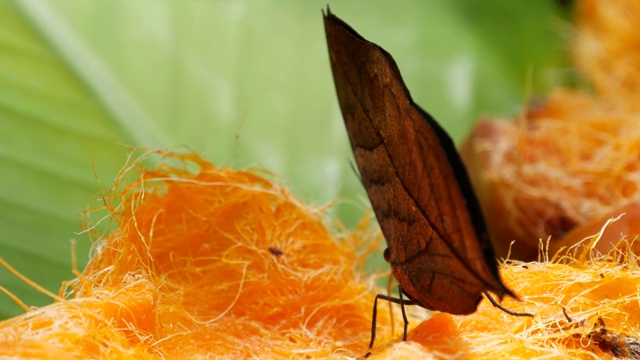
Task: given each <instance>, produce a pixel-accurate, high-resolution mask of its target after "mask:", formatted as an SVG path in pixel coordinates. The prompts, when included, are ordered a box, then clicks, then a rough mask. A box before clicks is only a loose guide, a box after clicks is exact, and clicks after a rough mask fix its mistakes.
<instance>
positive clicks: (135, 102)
mask: <svg viewBox="0 0 640 360" xmlns="http://www.w3.org/2000/svg"><path fill="white" fill-rule="evenodd" d="M325 6H326V0H322V1H293V0H290V1H286V0H280V1H276V0H253V1H251V0H180V1H178V0H173V1H169V0H166V1H162V0H111V1H101V0H52V1H40V0H0V54H1V56H0V256H2V257H3V258H4V259H5V260H7V261H8V262H9V263H10V264H11V265H13V266H14V267H16V268H17V269H18V270H19V271H20V272H22V273H23V274H25V275H26V276H28V277H29V278H31V279H32V280H34V281H36V282H37V283H39V284H41V285H43V286H45V287H46V288H47V289H49V290H51V291H53V292H55V293H57V292H58V289H59V288H60V283H61V281H63V280H67V279H71V278H73V274H72V273H71V255H70V254H71V250H70V249H71V245H70V244H71V240H72V239H74V240H75V241H77V244H78V246H77V250H76V252H77V255H78V259H79V262H80V267H81V268H82V266H84V264H86V261H87V259H88V254H89V248H90V241H89V239H88V237H87V236H85V235H78V232H79V231H80V230H81V226H80V213H81V212H82V211H83V210H85V209H88V208H95V207H97V206H100V205H101V204H100V202H99V201H98V200H96V199H97V198H96V197H95V195H96V194H98V192H99V189H100V182H101V183H102V186H103V187H105V188H108V187H109V186H110V185H111V182H112V181H113V179H114V177H115V175H116V173H117V171H118V170H119V169H120V167H121V166H122V165H123V164H124V161H125V159H126V156H127V154H128V153H129V152H130V148H129V147H127V146H126V145H141V146H145V147H159V148H163V149H172V148H176V147H178V146H181V145H187V146H188V147H190V148H191V149H193V150H195V151H198V152H201V153H204V154H205V155H206V156H207V157H208V158H210V159H211V160H213V161H214V162H215V163H217V164H219V165H232V166H234V167H259V168H266V169H269V170H271V171H273V172H275V173H277V174H279V175H280V176H281V177H282V181H283V182H284V183H285V184H286V185H287V186H289V187H291V188H292V189H293V190H294V192H295V193H296V194H298V195H300V196H301V197H302V199H303V200H304V201H307V202H310V203H314V204H325V203H328V202H330V201H333V200H335V199H342V201H341V202H340V203H339V204H338V205H337V206H335V207H334V208H333V209H331V210H330V211H331V216H334V217H336V218H340V219H341V220H342V221H343V222H345V223H346V224H347V225H348V226H353V224H355V222H357V220H358V219H359V218H360V216H361V215H362V213H363V211H365V209H366V208H367V202H366V197H365V195H364V192H363V190H362V189H361V186H360V185H359V183H358V181H357V178H356V176H355V175H354V174H353V172H352V170H351V169H350V167H349V163H348V162H349V159H350V158H351V153H350V148H349V145H348V142H347V141H348V140H347V137H346V133H345V131H344V128H343V124H342V119H341V116H340V113H339V108H338V104H337V100H336V96H335V92H334V88H333V79H332V77H331V72H330V67H329V62H328V56H327V50H326V44H325V38H324V29H323V25H322V17H321V11H320V10H321V9H322V8H324V7H325ZM331 9H332V11H333V12H334V13H335V14H336V15H338V16H339V17H341V18H342V19H344V20H345V21H347V22H348V23H350V24H351V25H352V26H353V27H354V28H355V29H356V30H357V31H358V32H359V33H360V34H362V35H363V36H365V37H366V38H368V39H369V40H371V41H373V42H375V43H377V44H379V45H381V46H382V47H384V48H385V49H386V50H387V51H389V52H390V53H391V54H392V55H393V56H394V58H395V59H396V61H397V63H398V65H399V67H400V70H401V71H402V73H403V76H404V78H405V81H406V83H407V86H408V87H409V89H410V90H411V92H412V94H413V97H414V99H415V100H416V102H418V103H419V104H420V105H422V107H424V108H425V109H426V110H427V111H429V112H430V113H431V114H432V115H434V116H435V117H436V118H437V119H439V120H440V122H441V123H442V124H443V126H444V127H445V128H446V129H447V130H448V131H449V132H450V133H451V134H452V136H453V137H454V138H455V139H456V140H457V141H460V140H461V139H462V138H463V136H464V134H466V133H467V132H468V131H469V129H470V128H471V126H472V125H473V122H474V121H475V119H477V118H478V117H479V116H482V115H494V116H495V115H497V116H511V115H513V114H516V113H518V111H520V109H521V106H522V104H523V102H524V99H529V98H530V97H532V96H533V97H535V96H537V95H543V94H544V93H545V92H546V91H547V90H548V89H549V88H551V87H553V86H555V85H558V84H563V82H565V79H564V78H565V77H566V76H564V75H563V74H566V73H567V70H566V67H567V65H566V63H567V61H566V59H565V58H566V55H565V48H566V46H567V44H568V41H569V39H567V38H566V37H565V36H564V35H565V34H566V33H569V31H568V30H567V29H569V28H570V26H569V22H568V20H567V14H566V12H567V10H566V9H560V8H558V7H557V4H556V3H555V2H552V1H511V0H503V1H498V0H486V1H480V0H453V1H452V0H438V1H436V0H429V1H404V2H391V1H388V0H387V1H355V0H352V1H336V2H332V3H331ZM94 170H95V174H94ZM96 177H97V178H96ZM98 179H99V181H98ZM0 285H2V286H3V287H5V288H7V289H9V290H10V291H11V292H13V293H14V294H16V295H17V296H18V297H19V298H20V299H22V300H23V301H24V302H25V303H27V304H28V305H30V306H42V305H44V304H47V303H51V302H52V299H50V298H48V297H46V296H44V295H42V294H39V293H38V292H37V291H35V290H33V289H31V288H30V287H29V286H28V285H26V284H24V283H23V282H22V281H21V280H19V279H17V278H15V277H14V276H13V275H11V274H9V273H8V272H7V271H6V270H4V269H0ZM21 312H22V310H21V309H20V308H19V307H18V306H17V305H15V304H14V303H13V302H12V301H11V300H10V299H9V298H8V297H6V296H4V295H2V296H0V318H5V317H9V316H13V315H15V314H19V313H21Z"/></svg>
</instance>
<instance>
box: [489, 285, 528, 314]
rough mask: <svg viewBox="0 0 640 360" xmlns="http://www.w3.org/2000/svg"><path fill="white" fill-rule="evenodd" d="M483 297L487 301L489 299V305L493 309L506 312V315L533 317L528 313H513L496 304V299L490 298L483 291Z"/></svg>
mask: <svg viewBox="0 0 640 360" xmlns="http://www.w3.org/2000/svg"><path fill="white" fill-rule="evenodd" d="M484 296H486V297H487V299H489V301H491V304H492V305H493V306H495V307H497V308H498V309H500V310H502V311H504V312H506V313H507V314H509V315H511V316H529V317H533V314H529V313H519V312H515V311H513V310H509V309H507V308H506V307H504V306H502V305H500V304H498V302H497V301H496V299H494V298H493V296H491V294H489V292H487V291H485V292H484Z"/></svg>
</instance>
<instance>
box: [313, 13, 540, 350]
mask: <svg viewBox="0 0 640 360" xmlns="http://www.w3.org/2000/svg"><path fill="white" fill-rule="evenodd" d="M323 15H324V13H323ZM324 26H325V31H326V35H327V44H328V48H329V57H330V61H331V69H332V71H333V78H334V82H335V85H336V91H337V93H338V100H339V102H340V109H341V110H342V116H343V118H344V122H345V125H346V128H347V132H348V134H349V140H350V141H351V147H352V149H353V154H354V156H355V159H356V163H357V164H358V169H359V171H360V176H361V179H362V183H363V185H364V187H365V189H366V190H367V194H368V195H369V199H370V200H371V205H372V207H373V210H374V212H375V214H376V218H377V219H378V223H379V224H380V228H381V229H382V233H383V234H384V236H385V239H386V241H387V245H388V248H387V249H386V250H385V252H384V258H385V260H387V262H389V264H390V265H391V269H392V272H393V275H394V276H395V278H396V280H397V281H398V284H399V298H393V297H389V296H385V295H378V296H377V297H376V302H375V303H374V315H373V317H374V319H373V324H372V335H371V343H370V345H369V346H370V347H371V346H372V345H373V341H374V338H375V315H376V307H377V300H378V299H384V300H388V301H392V302H395V303H399V304H401V305H413V304H415V305H419V306H422V307H424V308H427V309H431V310H438V311H443V312H447V313H451V314H470V313H473V312H475V311H476V308H477V306H478V303H479V302H480V300H481V299H482V294H483V293H484V294H486V295H487V296H488V297H489V299H490V300H491V301H492V303H493V304H494V305H496V306H499V305H498V304H497V302H495V300H493V298H491V297H490V295H489V294H488V293H487V291H492V292H494V293H495V294H497V295H498V297H500V299H502V298H503V297H504V296H505V295H509V296H511V297H514V298H516V296H515V295H514V294H513V292H512V291H511V290H509V289H508V288H507V287H506V286H505V285H504V284H503V283H502V281H501V279H500V276H499V274H498V263H497V261H496V258H495V254H494V252H493V248H492V246H491V242H490V240H489V237H488V233H487V229H486V225H485V222H484V217H483V215H482V212H481V210H480V205H479V203H478V200H477V198H476V196H475V193H474V191H473V188H472V187H471V182H470V180H469V176H468V175H467V171H466V169H465V167H464V165H463V164H462V160H461V159H460V156H459V155H458V152H457V151H456V148H455V145H454V143H453V141H452V140H451V138H450V137H449V135H447V133H446V132H445V131H444V129H443V128H442V127H441V126H440V125H439V124H438V123H437V122H436V121H435V120H434V119H433V118H432V117H431V116H430V115H429V114H428V113H426V112H425V111H424V110H422V109H421V108H420V107H419V106H418V105H417V104H415V103H414V102H413V100H412V99H411V95H410V94H409V90H407V87H406V86H405V84H404V82H403V80H402V77H401V76H400V71H399V70H398V66H397V65H396V63H395V61H394V60H393V58H392V57H391V55H390V54H389V53H388V52H386V51H385V50H384V49H382V48H381V47H380V46H378V45H376V44H374V43H372V42H369V41H367V40H366V39H365V38H363V37H362V36H360V35H359V34H358V33H357V32H356V31H355V30H354V29H353V28H351V27H350V26H349V25H348V24H347V23H345V22H344V21H342V20H341V19H339V18H338V17H337V16H335V15H334V14H333V13H331V11H330V10H329V9H328V8H327V14H326V15H324ZM403 295H405V296H406V297H408V298H409V300H406V299H403V298H402V297H403ZM499 307H500V306H499ZM501 308H502V307H501ZM502 309H503V310H505V311H507V312H509V313H511V314H513V315H522V316H532V315H531V314H518V313H513V312H510V311H509V310H506V309H504V308H502ZM402 311H403V317H404V321H405V328H404V329H405V332H404V339H406V329H407V319H406V316H405V314H404V306H403V307H402Z"/></svg>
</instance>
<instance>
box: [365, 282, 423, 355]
mask: <svg viewBox="0 0 640 360" xmlns="http://www.w3.org/2000/svg"><path fill="white" fill-rule="evenodd" d="M398 294H399V297H397V298H396V297H393V296H387V295H382V294H378V295H376V299H375V300H374V301H373V314H372V316H371V342H369V349H371V348H372V347H373V342H374V341H375V339H376V318H377V316H378V299H382V300H386V301H389V302H392V303H394V304H400V309H401V310H402V320H403V321H404V333H403V335H402V341H406V340H407V327H408V326H409V320H408V319H407V313H406V312H405V311H404V306H405V305H415V304H414V303H413V301H411V300H406V299H403V298H402V287H400V286H398Z"/></svg>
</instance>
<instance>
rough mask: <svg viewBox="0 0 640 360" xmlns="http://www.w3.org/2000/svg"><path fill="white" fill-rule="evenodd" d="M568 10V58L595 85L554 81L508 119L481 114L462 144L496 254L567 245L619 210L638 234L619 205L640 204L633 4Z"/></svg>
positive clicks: (638, 50) (631, 216) (639, 74)
mask: <svg viewBox="0 0 640 360" xmlns="http://www.w3.org/2000/svg"><path fill="white" fill-rule="evenodd" d="M576 8H577V12H576V31H575V33H576V37H575V43H574V44H573V46H572V49H573V50H572V52H573V59H574V62H575V63H576V66H577V68H578V69H579V70H580V71H581V73H582V75H583V76H584V77H585V78H586V80H587V81H589V82H590V83H591V84H592V86H593V92H591V93H588V92H586V91H583V90H575V89H574V90H569V89H562V88H558V89H555V90H554V91H552V92H551V93H550V94H549V95H548V96H547V97H546V98H545V99H544V100H542V101H540V102H539V103H537V104H534V105H532V106H530V108H529V109H528V111H527V112H526V113H525V114H524V115H523V116H520V117H516V118H515V119H513V121H500V120H484V121H481V122H480V123H479V124H478V125H477V126H476V128H475V129H474V131H473V132H472V134H471V135H470V136H469V138H468V139H467V140H466V141H465V143H464V145H463V146H462V149H461V153H462V155H463V158H464V160H465V163H466V164H468V167H469V170H470V177H471V178H472V181H473V183H474V186H475V188H476V192H477V193H478V195H479V199H480V202H481V206H482V208H483V210H484V213H485V217H486V218H487V223H488V226H489V230H490V233H491V236H492V239H493V241H494V246H495V248H496V251H497V253H498V255H499V256H506V254H507V253H508V252H509V251H510V250H511V256H512V258H516V259H520V260H527V261H528V260H533V259H535V258H536V257H537V252H538V242H539V239H547V238H548V237H550V238H551V242H552V244H551V248H552V249H554V248H558V247H560V245H563V244H569V243H568V242H567V241H563V240H562V239H563V238H567V237H568V238H570V239H571V241H572V242H573V243H574V244H575V243H576V242H577V241H579V240H580V239H581V237H580V236H573V234H575V232H578V233H580V234H582V235H584V234H586V233H590V234H593V233H594V231H597V229H598V228H600V227H601V226H602V224H603V223H604V221H606V220H607V219H608V218H609V217H616V216H618V215H620V214H623V213H625V214H626V215H625V217H624V218H622V219H621V222H624V223H626V224H627V225H628V226H627V228H628V231H627V232H624V234H625V235H629V237H633V236H635V235H638V234H640V217H639V216H638V213H639V212H638V211H627V212H625V209H627V210H628V209H629V206H633V204H637V203H639V202H640V163H639V162H638V154H639V153H640V126H638V124H639V123H640V113H639V110H640V106H638V104H640V102H639V101H638V94H639V93H640V92H639V91H640V36H639V33H638V30H637V27H638V26H637V25H638V24H640V2H638V1H635V0H621V1H603V0H583V1H579V2H577V3H576ZM632 210H633V209H632ZM595 219H599V223H597V224H593V223H592V222H593V221H594V220H595ZM583 226H586V227H587V229H588V230H585V229H583V230H580V228H581V227H583ZM594 229H595V230H594ZM619 239H620V233H617V234H615V235H614V236H613V237H612V238H608V239H606V240H604V241H602V242H601V243H600V245H599V246H600V247H601V249H600V250H605V251H604V252H606V250H607V249H610V248H611V247H613V246H615V244H613V243H615V242H617V241H618V240H619ZM513 240H515V241H516V243H515V244H514V245H513V246H511V242H512V241H513ZM554 243H556V244H554ZM569 245H570V244H569Z"/></svg>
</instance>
